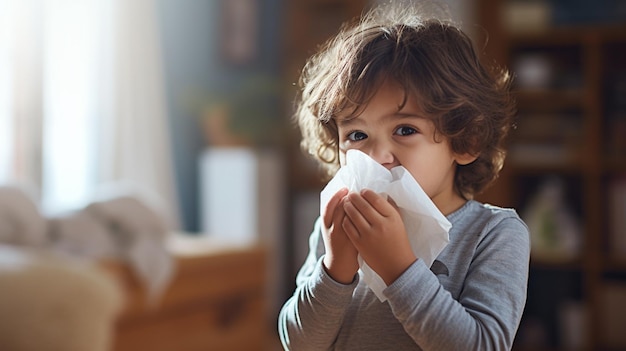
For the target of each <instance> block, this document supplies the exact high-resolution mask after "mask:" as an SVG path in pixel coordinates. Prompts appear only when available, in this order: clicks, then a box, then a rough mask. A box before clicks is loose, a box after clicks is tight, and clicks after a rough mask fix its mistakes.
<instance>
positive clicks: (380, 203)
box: [361, 189, 395, 217]
mask: <svg viewBox="0 0 626 351" xmlns="http://www.w3.org/2000/svg"><path fill="white" fill-rule="evenodd" d="M361 196H362V197H363V198H364V199H365V200H366V201H367V202H368V203H369V205H370V206H372V208H374V209H375V210H376V212H378V213H380V214H381V215H382V216H384V217H389V216H391V215H393V214H394V212H395V208H394V206H393V205H392V204H391V203H390V202H389V200H387V199H385V198H383V197H382V196H380V195H379V194H377V193H376V192H375V191H373V190H370V189H364V190H363V191H361ZM391 201H393V200H391Z"/></svg>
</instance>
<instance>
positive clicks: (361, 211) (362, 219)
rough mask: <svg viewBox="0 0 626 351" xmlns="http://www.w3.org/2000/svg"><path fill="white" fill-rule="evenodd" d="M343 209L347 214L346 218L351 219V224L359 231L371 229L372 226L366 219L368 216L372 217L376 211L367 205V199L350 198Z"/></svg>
mask: <svg viewBox="0 0 626 351" xmlns="http://www.w3.org/2000/svg"><path fill="white" fill-rule="evenodd" d="M357 203H358V205H357ZM343 209H344V211H345V212H346V217H348V218H349V219H350V222H351V223H352V225H353V226H354V227H355V229H356V230H357V231H362V230H367V229H369V228H370V227H371V224H370V223H369V221H368V220H367V219H366V216H367V215H370V216H371V215H372V214H373V212H375V211H374V209H373V208H372V207H371V206H369V205H368V204H367V201H365V199H363V198H361V197H360V196H350V197H349V198H348V199H347V200H346V201H345V202H344V204H343ZM365 212H367V213H365ZM357 234H358V233H357Z"/></svg>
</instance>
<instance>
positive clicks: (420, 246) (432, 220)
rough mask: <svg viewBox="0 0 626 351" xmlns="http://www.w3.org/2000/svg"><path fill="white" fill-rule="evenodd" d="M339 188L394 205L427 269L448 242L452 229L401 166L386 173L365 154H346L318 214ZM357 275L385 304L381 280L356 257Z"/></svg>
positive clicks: (410, 240) (351, 152) (329, 184)
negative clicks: (367, 191)
mask: <svg viewBox="0 0 626 351" xmlns="http://www.w3.org/2000/svg"><path fill="white" fill-rule="evenodd" d="M342 188H348V190H349V191H351V192H357V191H361V190H362V189H366V188H367V189H371V190H373V191H375V192H377V193H379V194H382V195H387V196H389V197H390V198H391V199H393V201H394V202H395V203H396V205H397V207H398V210H399V212H400V216H401V217H402V221H403V222H404V226H405V228H406V231H407V235H408V238H409V243H410V245H411V249H412V250H413V252H414V253H415V256H416V257H418V258H419V259H421V260H423V261H424V263H425V264H426V265H427V266H428V267H430V266H431V265H432V264H433V262H434V260H435V258H436V257H437V256H438V255H439V254H440V253H441V251H442V250H443V249H444V248H445V247H446V245H447V244H448V241H449V236H448V231H449V230H450V227H451V226H452V225H451V224H450V222H449V221H448V220H447V219H446V217H445V216H444V215H443V214H442V213H441V212H440V211H439V209H438V208H437V207H436V206H435V204H434V203H433V202H432V201H431V200H430V198H429V197H428V195H426V193H425V192H424V190H423V189H422V187H421V186H420V185H419V184H418V183H417V181H416V180H415V178H413V176H412V175H411V173H409V171H407V169H406V168H404V167H402V166H398V167H394V168H392V169H391V170H388V169H387V168H385V167H384V166H382V165H381V164H379V163H378V162H376V161H375V160H373V159H372V158H370V157H369V156H368V155H366V154H365V153H363V152H361V151H358V150H348V152H347V154H346V165H345V166H342V167H341V168H340V169H339V171H338V172H337V174H336V175H335V176H334V177H333V179H331V180H330V182H328V184H327V185H326V187H325V188H324V189H323V190H322V192H321V194H320V213H324V209H325V208H326V205H327V204H328V201H329V200H330V198H331V197H332V196H333V195H334V194H335V193H337V191H339V190H340V189H342ZM359 266H360V269H359V274H360V275H361V279H362V280H363V281H364V282H365V283H366V284H367V285H368V286H369V287H370V289H372V291H373V292H374V294H376V296H377V297H378V299H379V300H380V301H381V302H384V301H386V300H387V298H386V297H385V296H384V295H383V290H384V289H385V288H386V287H387V285H386V284H385V282H384V281H383V279H382V278H381V277H380V276H379V275H378V274H377V273H376V272H374V271H373V270H372V269H371V268H370V267H369V266H368V265H367V263H365V261H363V259H362V258H361V256H359Z"/></svg>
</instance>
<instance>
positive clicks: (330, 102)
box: [294, 4, 515, 198]
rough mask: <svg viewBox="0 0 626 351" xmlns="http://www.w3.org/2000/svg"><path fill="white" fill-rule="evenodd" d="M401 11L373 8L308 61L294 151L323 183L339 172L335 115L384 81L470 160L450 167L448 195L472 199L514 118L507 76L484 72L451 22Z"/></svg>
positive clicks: (495, 166) (492, 170)
mask: <svg viewBox="0 0 626 351" xmlns="http://www.w3.org/2000/svg"><path fill="white" fill-rule="evenodd" d="M404 5H405V6H393V4H392V5H387V6H382V7H377V8H375V9H373V10H371V11H370V12H368V13H367V14H365V15H364V16H363V17H362V19H361V20H356V21H353V22H349V23H347V24H345V25H344V26H343V27H342V28H341V30H340V31H339V33H338V34H337V35H336V36H335V37H334V38H331V39H330V40H329V41H328V42H326V43H325V44H324V45H323V46H322V48H321V50H320V51H319V52H318V53H317V54H316V55H314V56H312V57H311V58H310V59H309V60H308V61H307V63H306V65H305V66H304V69H303V71H302V75H301V77H300V87H301V91H300V94H299V96H298V99H297V101H296V102H297V109H296V112H295V115H294V119H295V120H296V122H297V123H298V126H299V128H300V131H301V133H302V141H301V146H302V148H303V150H304V151H305V152H307V153H308V154H310V155H312V156H313V157H314V158H316V159H317V160H318V161H319V162H320V165H321V166H322V168H323V169H324V170H325V171H326V175H327V176H328V178H330V177H331V176H332V175H333V174H334V173H335V172H336V171H337V170H338V169H339V167H340V164H339V146H338V138H339V136H338V133H337V124H336V116H337V115H338V114H339V113H345V112H346V111H347V112H349V113H351V114H355V113H358V111H359V110H360V109H362V108H363V107H365V106H366V105H367V103H368V101H369V100H370V99H371V97H372V96H373V95H374V93H375V92H376V89H377V87H378V85H379V83H380V82H381V80H382V79H389V78H390V79H393V80H394V81H395V82H397V83H398V84H400V86H401V87H402V88H403V89H404V91H405V101H406V99H416V98H419V99H420V100H419V101H420V103H421V104H422V108H423V109H424V111H425V112H426V114H427V115H428V116H429V117H430V118H432V121H433V123H434V125H435V128H436V135H437V136H442V137H444V138H447V139H448V140H449V143H450V146H451V149H452V151H453V152H454V153H457V154H471V155H473V156H477V159H476V160H475V161H474V162H472V163H470V164H467V165H457V170H456V176H455V180H454V185H455V189H456V190H457V191H458V192H459V193H460V194H461V195H462V196H463V197H465V198H472V197H473V195H474V194H476V193H479V192H480V191H482V190H484V189H485V188H486V187H487V186H488V185H489V184H490V183H492V182H493V181H494V180H495V179H496V178H497V176H498V173H499V172H500V170H501V168H502V165H503V162H504V158H505V155H506V151H505V148H504V144H505V139H506V137H507V134H508V132H509V129H510V128H511V125H512V123H513V116H514V114H515V103H514V101H513V99H512V97H511V94H510V91H509V88H510V78H509V74H508V72H507V71H505V70H499V69H495V67H494V68H493V69H490V68H489V67H487V66H485V65H484V64H483V63H482V62H481V61H480V59H479V57H478V55H477V53H476V51H475V48H474V46H473V43H472V41H471V39H470V38H469V37H468V36H467V35H466V34H465V33H463V32H462V31H461V30H460V29H459V27H457V26H455V25H454V24H453V23H452V21H449V20H447V19H444V18H443V17H442V16H441V14H438V17H436V18H435V17H427V16H426V15H425V13H426V12H423V9H422V8H419V7H417V6H406V4H404ZM346 109H352V110H346Z"/></svg>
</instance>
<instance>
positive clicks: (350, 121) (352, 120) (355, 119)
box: [336, 112, 428, 127]
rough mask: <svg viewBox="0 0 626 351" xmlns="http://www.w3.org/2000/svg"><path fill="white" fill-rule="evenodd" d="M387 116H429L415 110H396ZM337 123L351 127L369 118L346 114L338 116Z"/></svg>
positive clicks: (402, 117) (398, 117)
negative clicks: (419, 113)
mask: <svg viewBox="0 0 626 351" xmlns="http://www.w3.org/2000/svg"><path fill="white" fill-rule="evenodd" d="M385 118H387V119H391V118H395V119H405V118H418V119H423V120H427V119H428V118H426V117H424V116H421V115H418V114H416V113H413V112H394V113H390V114H388V115H386V116H385ZM336 121H337V125H338V126H341V127H349V126H351V125H354V124H359V123H363V124H367V120H366V119H364V118H359V116H355V115H352V116H346V117H342V118H337V119H336Z"/></svg>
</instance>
